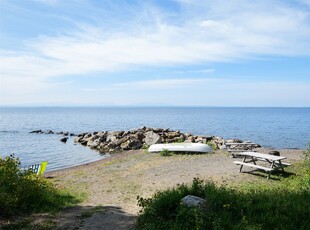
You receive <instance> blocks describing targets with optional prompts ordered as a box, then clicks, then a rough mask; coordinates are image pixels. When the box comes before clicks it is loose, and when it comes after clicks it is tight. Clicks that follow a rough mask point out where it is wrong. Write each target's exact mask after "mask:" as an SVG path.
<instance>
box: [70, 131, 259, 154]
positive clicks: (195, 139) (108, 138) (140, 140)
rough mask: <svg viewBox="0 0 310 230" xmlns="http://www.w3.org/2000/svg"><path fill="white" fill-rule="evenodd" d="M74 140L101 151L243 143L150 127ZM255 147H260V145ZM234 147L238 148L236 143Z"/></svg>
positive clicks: (80, 136) (87, 134) (94, 133)
mask: <svg viewBox="0 0 310 230" xmlns="http://www.w3.org/2000/svg"><path fill="white" fill-rule="evenodd" d="M74 142H75V143H79V144H81V145H84V146H88V147H90V148H92V149H96V150H98V151H100V152H102V153H106V152H116V151H124V150H135V149H141V148H144V147H148V146H150V145H152V144H158V143H175V142H187V143H204V144H207V143H208V144H210V145H212V147H214V148H215V149H225V148H226V146H225V143H229V142H233V143H244V142H243V141H241V140H239V139H231V140H224V139H223V138H222V137H218V136H200V135H198V136H197V135H193V134H191V133H182V132H180V131H179V130H176V131H175V130H170V129H162V128H150V127H142V128H140V129H134V130H130V131H113V132H108V131H103V132H93V133H81V134H79V135H77V137H75V138H74ZM255 147H260V145H257V146H255ZM236 148H238V146H237V145H236ZM243 148H244V146H243Z"/></svg>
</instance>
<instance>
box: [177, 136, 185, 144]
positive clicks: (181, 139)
mask: <svg viewBox="0 0 310 230" xmlns="http://www.w3.org/2000/svg"><path fill="white" fill-rule="evenodd" d="M184 141H185V140H184V138H183V137H180V138H179V139H178V140H177V143H183V142H184Z"/></svg>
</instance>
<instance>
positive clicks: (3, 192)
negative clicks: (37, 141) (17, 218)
mask: <svg viewBox="0 0 310 230" xmlns="http://www.w3.org/2000/svg"><path fill="white" fill-rule="evenodd" d="M77 202H79V201H78V200H77V199H75V198H74V197H73V196H71V195H69V194H68V193H66V192H63V191H58V190H57V189H56V188H54V187H53V185H52V184H51V183H50V182H49V181H48V180H47V179H45V178H43V177H38V176H36V175H35V173H33V172H32V171H30V170H28V171H24V170H21V169H20V161H19V159H18V158H15V157H14V155H11V156H9V157H5V158H0V216H2V217H9V216H12V215H14V214H22V213H33V212H39V211H56V210H58V209H60V208H61V207H62V206H64V205H67V204H73V203H77Z"/></svg>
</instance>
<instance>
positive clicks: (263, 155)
mask: <svg viewBox="0 0 310 230" xmlns="http://www.w3.org/2000/svg"><path fill="white" fill-rule="evenodd" d="M238 155H242V156H250V157H255V158H262V159H266V160H271V161H279V160H283V159H286V158H287V157H283V156H274V155H270V154H266V153H258V152H240V153H238Z"/></svg>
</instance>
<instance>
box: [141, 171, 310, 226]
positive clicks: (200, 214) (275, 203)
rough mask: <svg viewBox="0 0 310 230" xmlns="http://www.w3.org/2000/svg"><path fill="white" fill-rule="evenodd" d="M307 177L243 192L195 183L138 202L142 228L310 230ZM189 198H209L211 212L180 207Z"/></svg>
mask: <svg viewBox="0 0 310 230" xmlns="http://www.w3.org/2000/svg"><path fill="white" fill-rule="evenodd" d="M308 176H309V175H308ZM302 177H303V175H301V176H292V177H291V178H287V179H285V180H283V181H280V182H279V183H275V184H270V183H268V184H263V185H262V184H245V185H244V186H240V187H238V188H231V187H223V186H216V185H215V184H214V183H212V182H203V181H201V180H199V179H194V181H193V183H192V184H190V185H184V184H183V185H180V186H178V187H176V188H172V189H170V190H167V191H162V192H157V193H156V194H155V195H154V196H153V197H152V198H149V199H143V198H140V197H139V199H138V205H139V206H140V207H141V208H142V209H141V211H140V215H139V216H138V220H137V229H309V227H310V222H309V218H308V217H309V216H310V208H309V203H310V184H309V183H308V181H303V180H301V178H302ZM296 181H298V183H297V185H298V186H297V187H296V184H295V183H294V182H296ZM264 182H265V181H264ZM265 183H267V181H266V182H265ZM186 195H196V196H199V197H202V198H205V199H206V200H207V202H208V204H209V208H208V209H198V208H188V207H186V206H184V205H181V204H180V201H181V199H182V198H183V197H184V196H186Z"/></svg>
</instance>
